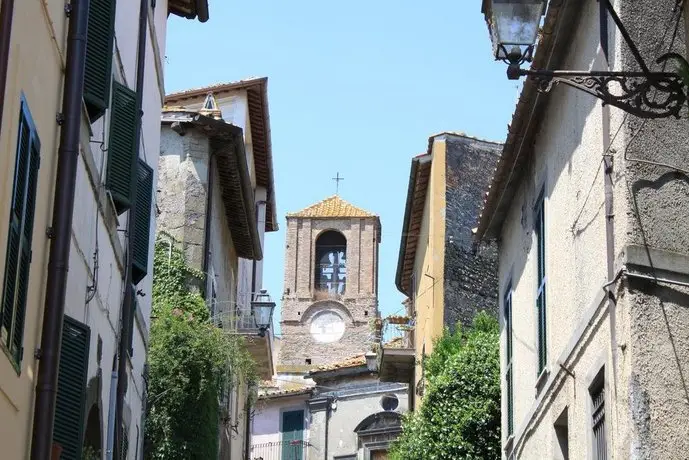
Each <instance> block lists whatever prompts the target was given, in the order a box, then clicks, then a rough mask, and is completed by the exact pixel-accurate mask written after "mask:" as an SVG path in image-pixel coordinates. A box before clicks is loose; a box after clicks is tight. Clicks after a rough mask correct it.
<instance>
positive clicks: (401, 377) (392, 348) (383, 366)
mask: <svg viewBox="0 0 689 460" xmlns="http://www.w3.org/2000/svg"><path fill="white" fill-rule="evenodd" d="M380 328H381V337H382V338H381V346H380V349H379V350H378V356H379V362H380V366H379V377H380V381H381V382H399V383H410V382H413V380H414V367H415V362H416V357H415V351H414V324H413V321H412V320H411V319H410V318H409V317H406V316H390V317H388V318H385V319H383V320H382V323H381V325H380Z"/></svg>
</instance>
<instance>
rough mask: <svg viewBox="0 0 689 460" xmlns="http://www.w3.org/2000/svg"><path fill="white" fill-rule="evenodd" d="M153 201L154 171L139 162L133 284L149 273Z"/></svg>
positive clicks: (144, 163)
mask: <svg viewBox="0 0 689 460" xmlns="http://www.w3.org/2000/svg"><path fill="white" fill-rule="evenodd" d="M152 201H153V169H151V167H150V166H148V165H147V164H146V162H145V161H143V160H141V159H140V160H139V165H138V171H137V186H136V209H135V211H134V230H133V234H132V238H134V241H133V243H134V250H133V252H132V283H134V284H138V283H139V282H140V281H141V280H142V279H144V277H145V276H146V273H148V257H149V251H148V248H149V244H148V243H149V238H150V228H151V204H152Z"/></svg>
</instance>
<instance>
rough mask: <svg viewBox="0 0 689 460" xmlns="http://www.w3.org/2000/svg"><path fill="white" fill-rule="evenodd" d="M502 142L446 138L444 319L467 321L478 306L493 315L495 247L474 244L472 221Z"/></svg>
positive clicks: (451, 321) (496, 284)
mask: <svg viewBox="0 0 689 460" xmlns="http://www.w3.org/2000/svg"><path fill="white" fill-rule="evenodd" d="M501 150H502V145H501V144H496V143H492V142H486V141H481V140H477V139H472V138H468V137H463V136H451V135H448V136H447V139H446V196H445V198H446V212H445V269H444V271H445V276H444V279H445V286H444V288H445V289H444V297H445V299H444V307H445V308H444V324H445V325H446V326H449V327H450V328H453V327H454V326H455V324H457V323H458V322H461V323H462V324H465V325H466V324H471V321H472V319H473V317H474V315H475V313H476V312H477V311H480V310H486V311H489V312H491V313H493V314H495V315H496V316H497V288H498V281H497V265H496V264H497V250H496V247H495V246H494V245H486V246H483V247H481V248H477V249H478V250H477V251H474V248H473V235H472V232H471V229H472V228H473V227H475V226H476V222H477V220H478V214H479V211H480V209H481V205H482V204H483V193H484V191H485V190H486V188H487V186H488V184H489V182H490V179H491V177H492V174H493V170H494V168H495V165H496V163H497V160H498V158H499V155H500V153H501Z"/></svg>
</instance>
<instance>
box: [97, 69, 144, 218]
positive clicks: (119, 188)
mask: <svg viewBox="0 0 689 460" xmlns="http://www.w3.org/2000/svg"><path fill="white" fill-rule="evenodd" d="M136 112H137V111H136V93H135V92H134V91H132V90H130V89H129V88H127V87H126V86H124V85H121V84H119V83H117V82H115V83H113V95H112V108H111V112H110V137H109V139H108V172H107V177H106V181H105V185H106V187H107V188H108V190H110V193H111V195H112V200H113V202H114V203H115V209H116V211H117V214H118V215H120V214H122V213H123V212H125V211H126V210H128V209H129V208H130V207H131V204H132V197H133V196H134V191H135V187H136V177H137V175H136V172H137V171H136V169H137V168H136V166H137V162H136V160H137V148H136V123H137V113H136Z"/></svg>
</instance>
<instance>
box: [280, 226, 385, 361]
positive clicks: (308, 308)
mask: <svg viewBox="0 0 689 460" xmlns="http://www.w3.org/2000/svg"><path fill="white" fill-rule="evenodd" d="M327 230H336V231H339V232H340V233H342V234H343V235H344V237H345V239H346V240H347V286H346V290H345V293H344V294H343V295H341V296H335V295H331V294H328V293H326V292H322V291H317V290H316V289H315V288H314V284H315V273H316V265H315V264H316V240H317V239H318V237H319V236H320V235H321V234H322V233H323V232H324V231H327ZM379 242H380V223H379V220H378V218H377V217H339V218H337V217H331V218H312V217H289V216H288V218H287V236H286V247H285V287H284V291H283V296H282V317H281V323H280V324H281V330H282V344H281V347H280V353H279V358H278V364H279V365H307V363H308V362H309V361H307V360H310V363H311V365H314V366H315V365H319V364H328V363H331V362H335V361H339V360H342V359H344V358H348V357H350V356H354V355H357V354H363V353H365V352H367V351H369V350H370V349H371V345H372V337H371V330H370V328H369V320H371V319H372V318H375V317H376V316H377V315H378V296H377V292H376V290H377V284H378V261H377V248H378V244H379ZM326 310H330V311H334V312H336V313H337V314H338V315H340V317H342V318H343V319H344V322H345V325H346V326H345V327H346V328H345V332H344V335H343V336H342V338H341V339H340V340H338V341H337V342H335V343H319V342H317V341H316V340H315V339H314V338H313V337H312V336H311V334H310V327H311V319H312V318H313V317H314V316H316V315H317V314H318V313H320V312H322V311H326Z"/></svg>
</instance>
